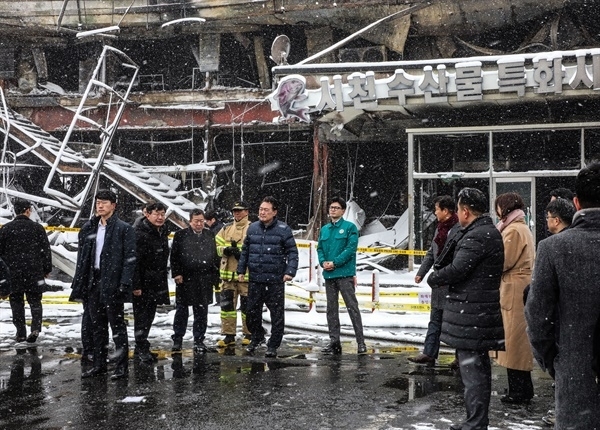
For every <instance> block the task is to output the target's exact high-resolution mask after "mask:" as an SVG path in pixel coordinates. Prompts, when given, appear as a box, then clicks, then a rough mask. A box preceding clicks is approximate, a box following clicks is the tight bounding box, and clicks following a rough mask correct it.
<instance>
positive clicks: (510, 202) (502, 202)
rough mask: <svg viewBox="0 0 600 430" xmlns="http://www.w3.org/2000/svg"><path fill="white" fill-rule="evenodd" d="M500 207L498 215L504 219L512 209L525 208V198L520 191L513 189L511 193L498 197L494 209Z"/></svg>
mask: <svg viewBox="0 0 600 430" xmlns="http://www.w3.org/2000/svg"><path fill="white" fill-rule="evenodd" d="M498 207H500V213H499V214H498V216H499V217H500V219H504V218H506V216H507V215H508V214H509V213H511V212H512V211H516V210H519V209H524V208H525V203H524V202H523V199H522V198H521V196H520V195H519V193H515V192H514V191H511V192H509V193H504V194H500V195H499V196H498V197H496V201H495V202H494V209H495V210H497V208H498Z"/></svg>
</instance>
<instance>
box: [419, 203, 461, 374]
mask: <svg viewBox="0 0 600 430" xmlns="http://www.w3.org/2000/svg"><path fill="white" fill-rule="evenodd" d="M433 202H434V204H435V217H436V219H437V222H438V223H437V227H436V232H435V236H434V238H433V240H432V241H431V247H430V248H429V249H428V250H427V254H426V255H425V258H423V262H422V263H421V267H420V268H419V271H418V272H417V274H416V276H415V283H417V284H419V283H421V281H422V280H423V279H424V278H425V275H427V273H429V270H430V269H431V268H432V267H434V268H435V270H439V269H440V268H441V266H440V265H439V261H438V264H435V266H434V263H435V262H436V260H437V258H438V257H439V256H440V254H441V253H442V250H443V249H444V245H445V244H446V241H448V240H452V238H453V237H454V235H455V234H456V233H457V232H458V230H459V229H460V224H459V223H458V216H457V215H456V203H454V199H453V198H452V197H450V196H438V197H436V198H435V200H434V201H433ZM450 258H451V256H450ZM447 295H448V286H447V285H439V286H437V287H436V288H432V289H431V312H430V313H429V325H428V327H427V334H426V335H425V343H424V345H423V353H422V354H419V355H417V356H416V357H409V358H408V360H409V361H412V362H413V363H419V364H427V365H430V366H433V365H434V364H435V360H436V359H437V358H438V354H439V351H440V335H441V334H442V316H443V315H444V306H445V305H446V296H447ZM451 366H452V367H454V368H456V367H457V366H458V363H453V364H452V365H451Z"/></svg>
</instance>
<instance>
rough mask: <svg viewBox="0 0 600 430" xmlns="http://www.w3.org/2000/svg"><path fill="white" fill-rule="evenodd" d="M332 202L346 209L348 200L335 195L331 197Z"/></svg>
mask: <svg viewBox="0 0 600 430" xmlns="http://www.w3.org/2000/svg"><path fill="white" fill-rule="evenodd" d="M332 203H338V204H339V205H340V206H341V207H342V209H344V210H345V209H346V200H344V199H343V198H341V197H339V196H335V197H332V198H331V199H329V204H330V205H331V204H332Z"/></svg>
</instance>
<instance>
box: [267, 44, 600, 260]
mask: <svg viewBox="0 0 600 430" xmlns="http://www.w3.org/2000/svg"><path fill="white" fill-rule="evenodd" d="M275 71H276V73H280V74H281V75H280V76H281V80H280V83H279V91H281V90H282V89H285V87H286V84H285V83H286V81H288V80H289V81H291V82H296V83H301V84H302V85H304V86H305V87H304V88H303V90H302V91H298V94H297V96H296V100H297V102H296V103H295V105H294V108H295V109H300V108H304V109H307V110H308V111H311V110H318V111H322V116H321V118H320V119H319V121H321V128H328V129H329V141H328V143H327V144H326V145H325V144H323V143H322V146H332V147H334V146H336V145H337V143H336V142H335V140H336V138H335V135H336V134H337V136H340V135H342V133H343V132H344V133H350V132H351V130H352V129H353V127H355V126H356V121H357V119H358V118H361V119H360V121H363V124H362V125H364V116H365V115H364V114H363V115H359V114H358V113H359V112H365V111H368V112H370V113H371V115H372V116H374V115H375V114H376V115H377V118H378V120H379V121H378V125H377V128H378V130H379V131H378V133H380V135H385V136H389V137H391V138H393V140H392V141H390V144H391V145H393V146H394V147H395V155H396V161H397V162H398V164H397V165H396V166H395V168H391V169H387V170H386V172H385V175H386V176H387V177H389V176H392V177H393V180H394V181H395V183H396V184H397V186H398V188H400V189H402V190H405V191H404V193H405V194H404V196H405V197H406V202H407V206H408V213H409V219H410V221H409V222H408V227H409V244H408V246H409V248H414V249H426V247H427V246H428V240H429V238H428V237H427V230H426V227H427V222H426V220H427V213H428V211H429V210H430V208H431V200H432V199H433V198H434V197H435V196H437V195H442V194H449V195H452V196H456V194H457V193H458V191H459V190H460V189H461V188H463V187H466V186H469V187H477V188H479V189H481V190H482V191H484V192H485V193H487V194H488V195H489V196H490V202H491V203H490V204H491V205H492V204H493V201H494V199H495V196H496V195H498V194H500V193H503V192H507V191H517V192H519V193H520V194H521V195H522V196H523V198H524V200H525V202H526V205H527V216H528V220H529V225H530V227H531V229H532V232H533V233H534V235H535V237H536V239H537V240H538V241H539V240H541V239H543V238H544V237H546V236H547V233H546V230H545V218H544V216H545V211H544V208H545V206H546V204H547V203H548V202H549V199H550V196H549V193H550V191H551V190H553V189H555V188H558V187H565V188H571V189H572V188H573V179H574V177H575V176H576V174H577V172H578V171H579V169H580V168H581V167H582V166H583V165H584V164H585V163H586V161H588V160H592V159H598V158H600V130H599V129H598V127H599V126H600V123H598V122H597V121H596V119H597V118H596V112H597V111H598V107H599V99H598V89H600V50H598V49H582V50H577V51H555V52H541V53H536V54H523V55H502V56H485V57H471V58H460V59H441V60H425V61H416V62H408V61H405V62H396V63H392V62H388V63H384V64H340V65H323V66H282V67H278V68H276V69H275ZM296 85H299V84H296ZM276 95H277V93H275V97H273V104H274V106H277V104H278V99H277V97H276ZM336 121H337V123H336ZM363 130H364V129H363ZM363 133H364V131H363ZM379 148H381V145H378V146H377V149H375V148H374V150H379ZM404 148H406V152H405V151H404ZM318 154H319V153H317V155H318ZM320 154H325V155H323V157H326V156H328V153H327V151H326V150H323V149H321V151H320ZM377 177H378V178H382V176H377ZM332 182H333V183H334V184H335V179H333V178H332ZM332 186H333V185H332ZM490 212H491V213H492V214H494V210H493V208H492V207H491V206H490Z"/></svg>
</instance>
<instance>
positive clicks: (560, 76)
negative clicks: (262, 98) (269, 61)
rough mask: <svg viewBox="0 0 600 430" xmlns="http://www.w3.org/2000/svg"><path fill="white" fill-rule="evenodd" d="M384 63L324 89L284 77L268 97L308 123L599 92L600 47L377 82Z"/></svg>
mask: <svg viewBox="0 0 600 430" xmlns="http://www.w3.org/2000/svg"><path fill="white" fill-rule="evenodd" d="M419 63H420V64H423V62H422V61H421V62H419ZM381 64H384V63H372V64H369V63H365V64H364V69H365V70H366V71H365V73H361V72H354V73H351V74H349V75H346V76H345V79H344V76H343V75H340V74H338V75H334V76H332V77H327V76H323V77H321V78H320V88H319V89H307V88H306V78H305V77H304V76H302V75H299V74H294V75H288V76H285V77H283V78H282V79H281V80H280V82H279V85H278V87H277V89H276V90H275V91H274V92H273V93H272V94H270V95H269V100H270V101H271V108H272V110H274V111H279V112H280V114H281V116H282V117H284V118H291V117H296V118H298V119H300V120H302V121H306V122H309V120H310V119H309V116H308V113H309V112H323V113H326V112H328V111H339V112H342V111H344V109H345V108H346V107H348V106H353V107H354V108H355V109H361V110H386V109H390V110H393V106H394V105H396V106H399V107H402V106H406V105H408V104H409V103H424V104H433V103H448V102H449V101H452V102H478V101H485V100H486V98H488V99H491V98H494V97H495V98H497V94H499V93H504V95H505V97H506V96H508V97H509V98H510V97H511V95H512V97H513V98H516V99H518V98H522V97H525V95H526V93H531V94H533V95H534V96H535V95H541V96H545V95H556V94H561V93H562V92H563V90H569V89H570V90H581V89H592V90H599V89H600V49H587V50H578V51H568V52H561V51H557V52H549V53H540V54H535V55H528V56H524V55H507V56H503V57H489V59H486V57H477V58H470V59H469V58H466V59H456V60H447V64H441V63H439V62H432V64H433V65H425V66H417V65H411V64H410V63H407V62H404V63H403V64H404V65H405V67H404V68H398V69H396V70H394V71H393V72H389V73H387V75H388V76H387V77H380V78H376V77H375V72H373V71H368V69H369V67H373V66H375V65H377V66H380V65H381ZM390 64H392V63H390ZM353 65H356V64H353ZM316 73H318V72H316ZM311 74H312V73H311ZM382 75H384V73H381V72H378V76H382ZM384 100H385V102H383V101H384Z"/></svg>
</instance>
